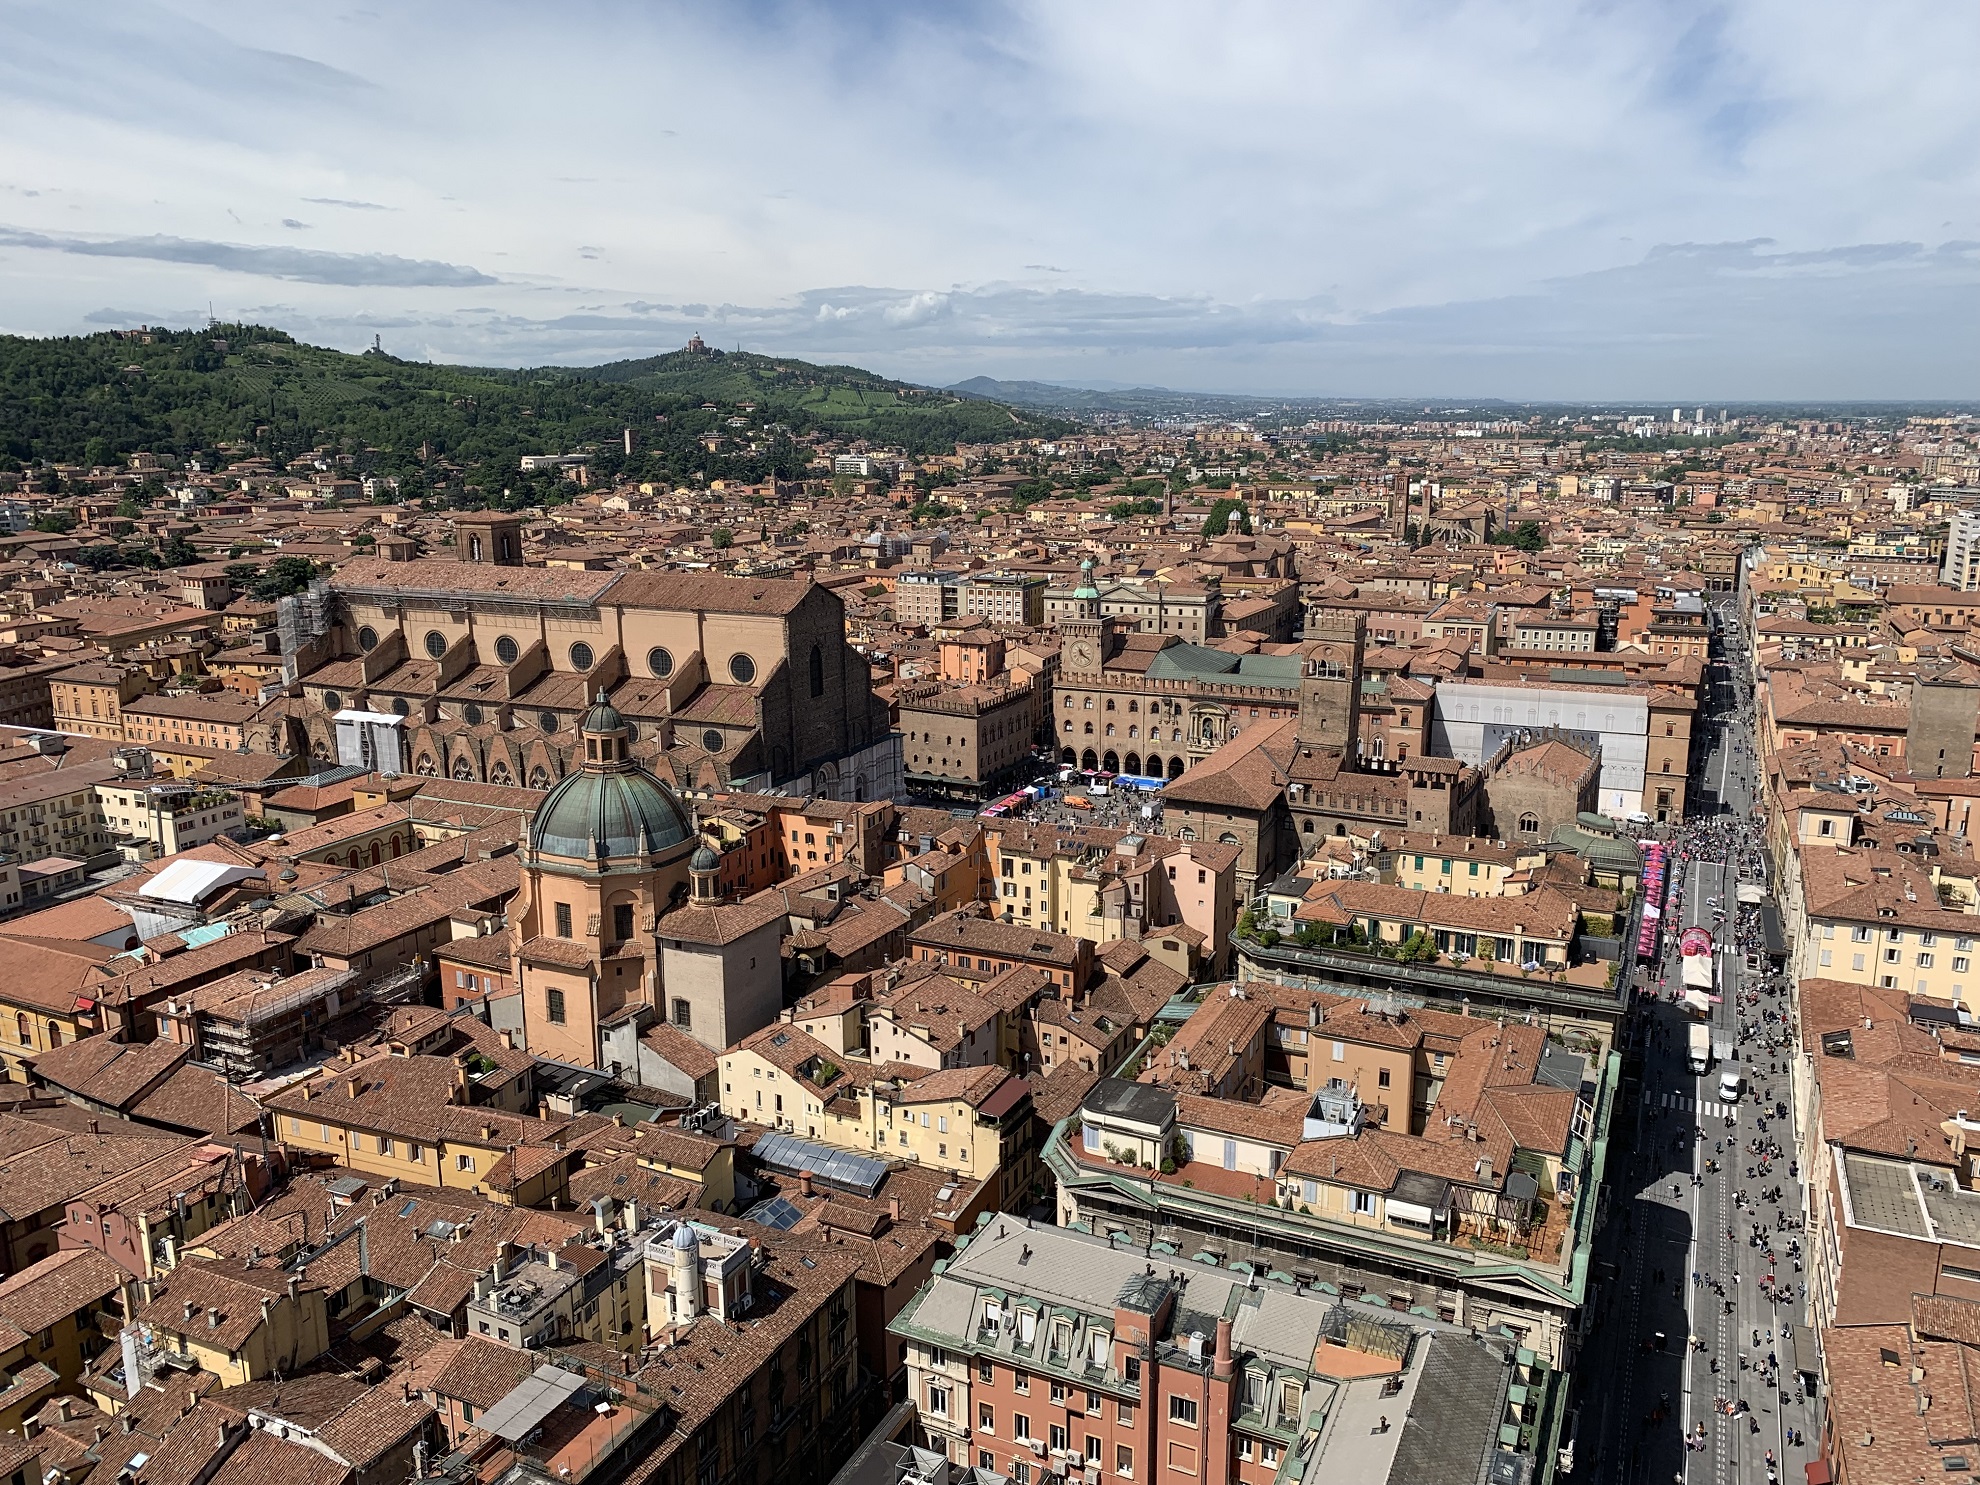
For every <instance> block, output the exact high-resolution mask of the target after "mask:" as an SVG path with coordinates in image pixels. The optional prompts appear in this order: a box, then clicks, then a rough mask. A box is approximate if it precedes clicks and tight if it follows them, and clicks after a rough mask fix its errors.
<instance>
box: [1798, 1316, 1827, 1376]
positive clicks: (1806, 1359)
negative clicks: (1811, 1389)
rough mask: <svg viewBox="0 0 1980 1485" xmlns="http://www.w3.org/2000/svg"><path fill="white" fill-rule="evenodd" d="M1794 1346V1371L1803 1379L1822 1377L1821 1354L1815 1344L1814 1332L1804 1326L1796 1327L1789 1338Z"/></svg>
mask: <svg viewBox="0 0 1980 1485" xmlns="http://www.w3.org/2000/svg"><path fill="white" fill-rule="evenodd" d="M1790 1339H1791V1341H1792V1343H1793V1346H1794V1369H1795V1370H1796V1371H1797V1372H1799V1373H1801V1375H1803V1376H1804V1377H1819V1376H1821V1375H1822V1353H1821V1350H1820V1349H1819V1348H1818V1347H1817V1345H1816V1342H1815V1332H1814V1331H1812V1330H1810V1329H1809V1328H1808V1327H1807V1326H1806V1325H1796V1326H1795V1327H1794V1330H1793V1332H1792V1334H1791V1337H1790Z"/></svg>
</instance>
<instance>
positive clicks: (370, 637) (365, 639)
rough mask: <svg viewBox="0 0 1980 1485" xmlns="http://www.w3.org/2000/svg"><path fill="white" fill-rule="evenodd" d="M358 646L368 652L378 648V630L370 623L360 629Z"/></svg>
mask: <svg viewBox="0 0 1980 1485" xmlns="http://www.w3.org/2000/svg"><path fill="white" fill-rule="evenodd" d="M357 639H358V648H359V649H360V650H363V651H364V652H365V653H366V654H369V653H371V651H373V650H375V649H377V648H378V631H377V630H376V629H373V628H372V627H371V626H370V625H369V624H367V625H365V626H364V627H363V628H362V629H360V630H358V636H357Z"/></svg>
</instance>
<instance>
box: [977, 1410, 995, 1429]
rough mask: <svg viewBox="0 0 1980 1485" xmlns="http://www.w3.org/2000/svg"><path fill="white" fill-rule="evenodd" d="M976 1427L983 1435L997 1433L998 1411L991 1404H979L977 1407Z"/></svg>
mask: <svg viewBox="0 0 1980 1485" xmlns="http://www.w3.org/2000/svg"><path fill="white" fill-rule="evenodd" d="M976 1427H977V1430H978V1431H979V1432H981V1433H995V1432H996V1431H997V1410H996V1409H995V1408H993V1407H991V1406H990V1404H989V1403H978V1404H977V1405H976Z"/></svg>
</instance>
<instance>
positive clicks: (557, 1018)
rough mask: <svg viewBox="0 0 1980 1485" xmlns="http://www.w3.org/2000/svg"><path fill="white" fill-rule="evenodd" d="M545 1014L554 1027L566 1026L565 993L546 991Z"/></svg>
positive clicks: (544, 998)
mask: <svg viewBox="0 0 1980 1485" xmlns="http://www.w3.org/2000/svg"><path fill="white" fill-rule="evenodd" d="M543 1014H544V1015H545V1016H547V1017H549V1019H550V1024H551V1025H552V1026H562V1025H563V1024H564V992H563V991H561V990H546V991H544V992H543Z"/></svg>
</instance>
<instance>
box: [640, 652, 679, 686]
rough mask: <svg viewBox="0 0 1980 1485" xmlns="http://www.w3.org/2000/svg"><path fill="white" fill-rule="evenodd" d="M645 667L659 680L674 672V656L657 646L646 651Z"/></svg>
mask: <svg viewBox="0 0 1980 1485" xmlns="http://www.w3.org/2000/svg"><path fill="white" fill-rule="evenodd" d="M646 668H647V670H648V671H650V672H651V673H652V674H653V675H654V676H656V677H657V678H659V679H660V680H663V681H664V680H665V679H667V677H668V676H670V675H672V674H673V673H674V657H673V656H672V655H671V654H670V653H668V652H667V651H666V650H663V649H660V648H658V647H657V646H656V647H655V648H653V649H650V650H648V651H647V652H646Z"/></svg>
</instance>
